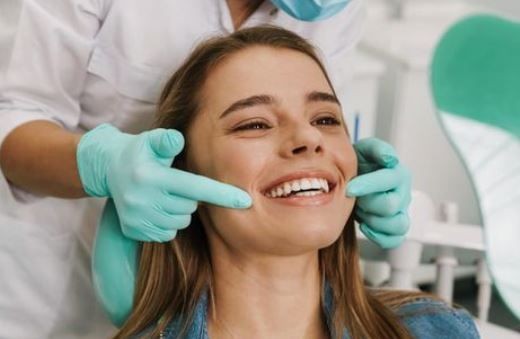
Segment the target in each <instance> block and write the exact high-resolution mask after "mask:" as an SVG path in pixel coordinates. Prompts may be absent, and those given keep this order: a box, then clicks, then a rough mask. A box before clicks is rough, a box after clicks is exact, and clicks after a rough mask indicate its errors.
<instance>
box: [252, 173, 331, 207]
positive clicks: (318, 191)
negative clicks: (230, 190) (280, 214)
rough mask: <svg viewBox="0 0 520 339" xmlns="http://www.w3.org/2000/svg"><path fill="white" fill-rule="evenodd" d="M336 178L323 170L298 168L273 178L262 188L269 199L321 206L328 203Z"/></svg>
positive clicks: (283, 202) (278, 202)
mask: <svg viewBox="0 0 520 339" xmlns="http://www.w3.org/2000/svg"><path fill="white" fill-rule="evenodd" d="M337 183H338V179H337V177H336V176H335V175H333V174H332V173H331V172H328V171H325V170H299V171H294V172H292V173H290V174H287V175H283V176H280V177H278V178H277V179H275V180H273V181H272V182H271V183H269V184H268V185H267V188H266V189H263V190H262V195H263V196H264V197H266V198H267V199H268V200H269V201H271V202H273V203H276V204H283V205H287V206H296V207H298V206H306V207H312V206H322V205H325V204H328V203H330V202H331V201H332V200H333V198H334V194H335V192H336V187H337V186H338V185H337Z"/></svg>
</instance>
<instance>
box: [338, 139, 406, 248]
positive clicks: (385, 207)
mask: <svg viewBox="0 0 520 339" xmlns="http://www.w3.org/2000/svg"><path fill="white" fill-rule="evenodd" d="M354 149H355V151H356V154H357V157H358V176H357V177H356V178H354V179H353V180H351V181H350V182H349V183H348V185H347V190H346V194H347V195H348V196H351V197H357V202H356V207H355V215H356V220H357V221H358V222H359V224H360V229H361V231H362V232H363V234H365V236H366V237H367V238H369V239H370V240H372V241H374V242H375V243H377V244H378V245H379V246H381V247H382V248H393V247H397V246H399V245H400V244H401V243H402V242H403V240H404V238H405V234H406V232H407V231H408V228H409V227H410V220H409V217H408V206H409V205H410V201H411V175H410V172H409V171H408V170H407V169H406V168H405V167H404V166H402V165H401V164H399V159H398V158H397V155H396V153H395V150H394V149H393V147H392V146H390V145H389V144H387V143H385V142H384V141H381V140H379V139H376V138H368V139H364V140H360V141H359V142H357V143H356V144H355V145H354Z"/></svg>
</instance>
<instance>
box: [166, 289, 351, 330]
mask: <svg viewBox="0 0 520 339" xmlns="http://www.w3.org/2000/svg"><path fill="white" fill-rule="evenodd" d="M323 293H324V296H323V301H324V302H323V312H324V313H325V320H326V323H327V327H328V329H329V331H330V332H331V333H332V328H333V327H332V313H333V309H334V306H333V305H334V303H333V301H334V299H333V294H332V288H331V287H330V285H329V284H328V283H325V286H324V290H323ZM207 313H208V292H205V293H203V294H202V296H201V297H200V299H199V301H198V303H197V306H196V307H195V311H194V313H193V319H192V321H191V324H190V326H189V327H188V330H187V332H186V338H190V339H209V335H208V326H207ZM181 322H182V319H175V320H174V321H173V322H172V323H170V325H168V327H167V328H166V329H165V331H164V332H163V338H177V337H178V334H179V333H180V330H181ZM349 338H350V337H349V335H348V332H347V331H346V330H345V331H344V332H343V339H349Z"/></svg>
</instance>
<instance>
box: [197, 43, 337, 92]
mask: <svg viewBox="0 0 520 339" xmlns="http://www.w3.org/2000/svg"><path fill="white" fill-rule="evenodd" d="M311 91H327V92H331V91H332V89H331V88H330V85H329V84H328V81H327V78H326V76H325V74H324V73H323V71H322V70H321V68H320V66H319V65H318V63H317V62H316V61H315V60H314V59H312V58H311V57H310V56H308V55H306V54H304V53H302V52H299V51H295V50H290V49H287V48H273V47H268V46H253V47H249V48H246V49H244V50H241V51H239V52H236V53H234V54H233V55H231V56H229V57H227V58H226V59H225V60H223V61H222V62H221V63H219V64H218V65H217V66H216V67H215V68H214V69H213V70H212V71H211V72H210V73H209V74H208V76H207V78H206V81H205V84H204V86H203V88H202V92H203V94H204V95H203V96H204V97H205V98H206V99H215V100H216V99H218V98H219V97H225V98H229V99H231V98H230V97H233V98H234V99H240V98H241V97H244V96H250V95H256V94H259V93H265V94H272V95H275V96H280V95H282V96H287V95H290V94H296V93H298V94H300V95H301V93H302V92H304V93H308V92H311Z"/></svg>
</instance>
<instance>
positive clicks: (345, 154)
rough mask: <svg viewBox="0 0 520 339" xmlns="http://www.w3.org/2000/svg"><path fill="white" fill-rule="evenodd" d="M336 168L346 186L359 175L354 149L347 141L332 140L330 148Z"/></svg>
mask: <svg viewBox="0 0 520 339" xmlns="http://www.w3.org/2000/svg"><path fill="white" fill-rule="evenodd" d="M329 149H330V150H331V153H332V157H333V158H334V161H335V163H336V166H337V167H338V169H339V170H340V171H341V173H342V174H343V176H344V178H345V181H346V182H345V184H346V183H348V181H350V180H351V179H353V178H354V177H355V176H356V175H357V164H358V161H357V156H356V152H355V151H354V147H353V146H352V144H351V143H350V142H345V140H332V141H331V144H330V146H329Z"/></svg>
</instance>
